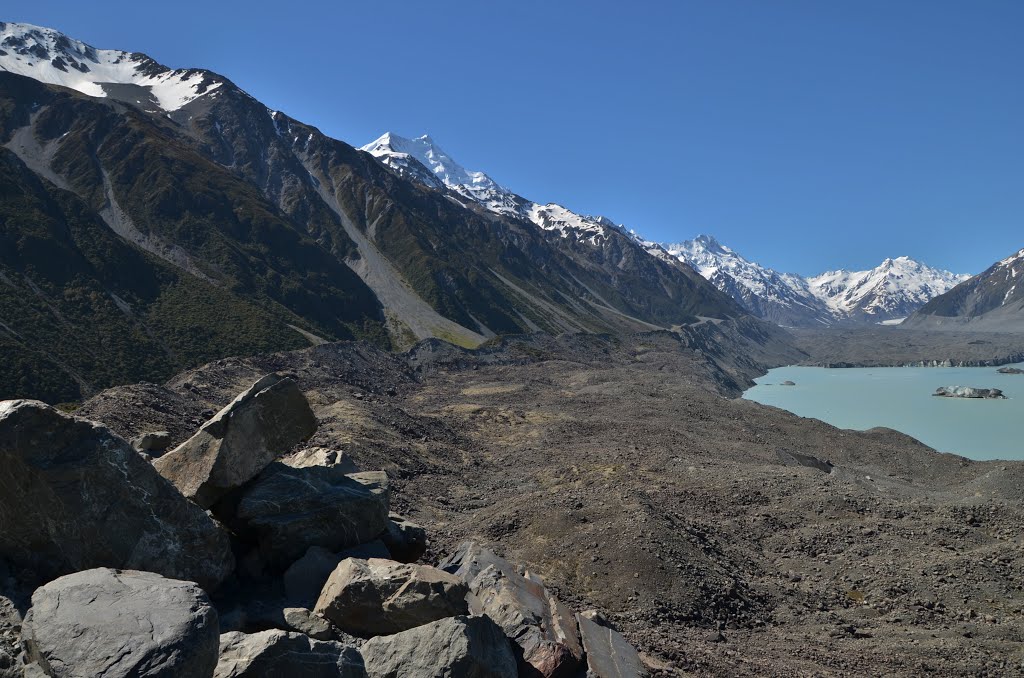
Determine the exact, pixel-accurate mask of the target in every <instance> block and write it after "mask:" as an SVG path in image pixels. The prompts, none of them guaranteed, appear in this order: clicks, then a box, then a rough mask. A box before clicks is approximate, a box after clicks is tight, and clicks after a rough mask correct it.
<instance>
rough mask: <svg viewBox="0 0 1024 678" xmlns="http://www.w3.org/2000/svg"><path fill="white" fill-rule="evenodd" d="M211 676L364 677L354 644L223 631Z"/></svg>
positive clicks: (291, 635)
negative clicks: (352, 645)
mask: <svg viewBox="0 0 1024 678" xmlns="http://www.w3.org/2000/svg"><path fill="white" fill-rule="evenodd" d="M213 676H214V678H278V677H280V678H365V676H366V671H364V670H363V659H362V657H361V656H360V655H359V651H358V650H356V649H355V648H353V647H349V646H347V645H343V644H341V643H335V642H332V641H319V640H313V639H312V638H309V637H307V636H304V635H302V634H301V633H286V632H285V631H276V630H272V631H261V632H260V633H253V634H245V633H237V632H233V633H225V634H224V635H222V636H221V637H220V660H219V661H218V662H217V669H216V671H215V672H214V673H213Z"/></svg>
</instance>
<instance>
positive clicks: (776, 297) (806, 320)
mask: <svg viewBox="0 0 1024 678" xmlns="http://www.w3.org/2000/svg"><path fill="white" fill-rule="evenodd" d="M663 248H664V250H666V251H667V252H669V253H670V254H672V255H673V256H675V257H678V258H679V259H680V260H681V261H684V262H686V263H688V264H690V265H691V266H693V267H694V268H695V269H696V270H697V271H698V272H700V274H701V275H703V276H704V277H705V278H707V279H708V280H709V281H711V282H712V283H713V284H714V285H715V287H717V288H718V289H720V290H722V291H723V292H725V293H727V294H729V296H731V297H732V298H733V299H735V300H736V301H737V302H739V303H740V304H741V305H742V306H743V307H744V308H746V309H747V310H749V311H750V312H751V313H753V314H754V315H756V316H758V317H760V318H764V319H765V320H770V321H772V322H775V323H778V324H780V325H784V326H789V327H821V326H829V325H836V324H855V323H861V324H863V323H875V324H877V323H886V324H889V323H894V322H898V321H900V320H902V319H903V318H906V317H907V316H909V315H910V314H911V313H913V312H914V311H915V310H916V309H918V308H920V307H921V306H922V305H924V304H925V303H926V302H928V300H930V299H932V298H934V297H936V296H938V295H940V294H943V293H945V292H947V291H948V290H950V289H951V288H953V287H954V286H955V285H956V284H957V283H959V282H961V281H963V280H966V279H967V278H968V277H969V276H966V275H958V274H954V273H950V272H949V271H942V270H939V269H936V268H932V267H930V266H926V265H924V264H922V263H920V262H917V261H914V260H913V259H911V258H909V257H897V258H895V259H886V260H885V261H883V262H882V263H881V264H880V265H879V266H877V267H876V268H873V269H871V270H868V271H845V270H839V271H830V272H827V273H822V274H821V275H817V276H813V277H809V278H806V277H803V276H800V275H796V274H793V273H779V272H777V271H774V270H772V269H770V268H767V267H764V266H762V265H760V264H758V263H755V262H752V261H749V260H748V259H745V258H744V257H743V256H742V255H740V254H739V253H737V252H736V251H734V250H732V249H730V248H729V247H726V246H725V245H722V244H721V243H719V242H718V241H717V240H715V239H714V238H713V237H711V236H708V235H700V236H698V237H697V238H695V239H693V240H688V241H685V242H681V243H677V244H669V245H664V246H663Z"/></svg>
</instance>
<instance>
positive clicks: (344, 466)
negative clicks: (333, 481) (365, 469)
mask: <svg viewBox="0 0 1024 678" xmlns="http://www.w3.org/2000/svg"><path fill="white" fill-rule="evenodd" d="M281 463H283V464H286V465H288V466H291V467H293V468H308V467H310V466H330V467H331V468H336V469H338V470H339V471H342V472H344V473H359V467H358V466H356V463H355V461H353V460H352V457H350V456H348V455H347V454H346V453H345V452H342V451H340V450H332V449H330V448H327V447H307V448H305V449H302V450H298V451H296V452H294V453H292V454H289V455H286V456H284V457H282V458H281Z"/></svg>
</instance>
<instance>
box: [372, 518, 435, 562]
mask: <svg viewBox="0 0 1024 678" xmlns="http://www.w3.org/2000/svg"><path fill="white" fill-rule="evenodd" d="M381 541H383V542H384V545H385V546H386V547H387V549H388V552H389V553H390V554H391V558H392V559H394V560H397V561H398V562H400V563H415V562H416V561H417V560H419V559H420V558H421V557H422V556H423V554H424V553H426V551H427V531H426V530H425V529H423V528H422V527H420V526H419V525H417V524H416V523H414V522H412V521H410V520H407V519H405V518H403V517H402V516H400V515H398V514H397V513H392V514H391V515H390V516H389V517H388V528H387V530H386V531H385V532H384V534H382V535H381Z"/></svg>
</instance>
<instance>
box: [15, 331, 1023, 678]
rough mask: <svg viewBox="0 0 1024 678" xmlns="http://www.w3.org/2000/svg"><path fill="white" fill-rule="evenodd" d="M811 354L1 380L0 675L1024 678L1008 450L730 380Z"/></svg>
mask: <svg viewBox="0 0 1024 678" xmlns="http://www.w3.org/2000/svg"><path fill="white" fill-rule="evenodd" d="M1010 344H1012V341H1011V342H1010ZM801 346H803V348H801ZM827 348H828V350H829V351H830V354H829V355H827V356H824V357H820V358H816V357H815V356H814V355H812V354H811V353H810V352H808V351H807V350H806V349H807V344H806V343H801V342H799V341H796V340H794V338H793V337H792V336H791V335H789V334H787V333H786V332H784V331H782V330H779V329H777V328H773V327H771V326H769V325H766V324H764V323H760V322H758V321H753V320H751V319H740V320H737V321H727V322H723V323H720V324H713V323H707V324H703V325H699V326H694V327H690V328H684V329H682V330H680V331H679V332H678V333H670V332H654V333H647V334H636V335H631V336H628V337H619V338H613V337H610V336H603V335H563V336H560V337H552V336H547V335H529V336H521V337H510V338H506V339H501V340H495V341H492V342H490V343H489V344H487V345H485V346H483V347H481V348H479V349H476V350H466V349H460V348H457V347H454V346H452V345H450V344H445V343H443V342H440V341H437V340H430V341H426V342H421V343H420V344H418V345H417V346H415V347H414V348H413V349H412V350H410V351H409V352H407V353H404V354H396V353H387V352H383V351H380V350H378V349H375V348H372V347H370V346H369V345H366V344H362V343H358V342H342V343H333V344H324V345H321V346H317V347H313V348H309V349H304V350H299V351H294V352H284V353H276V354H266V355H262V356H258V357H252V358H238V359H223V360H218V361H216V362H213V363H210V364H208V365H206V366H204V367H201V368H198V369H195V370H192V371H189V372H186V373H183V374H181V375H179V376H177V377H175V378H174V379H172V380H170V381H169V382H167V383H165V384H162V385H158V384H150V383H141V384H136V385H130V386H121V387H115V388H112V389H108V390H106V391H103V392H101V393H99V394H98V395H95V396H94V397H91V398H89V399H88V400H86V401H84V402H82V403H80V404H79V405H78V406H76V407H74V408H72V407H68V406H65V407H62V408H55V407H51V406H48V405H44V404H42V403H40V402H37V401H26V400H21V401H5V402H4V403H3V404H2V405H0V458H2V463H3V468H4V473H3V474H2V475H0V556H2V558H3V560H2V565H0V587H2V594H3V595H2V597H0V676H3V678H14V677H15V676H22V675H25V676H42V675H50V676H82V677H85V676H107V677H110V676H218V677H225V678H226V677H228V676H231V677H241V676H247V677H253V676H317V677H319V676H396V677H397V676H434V675H436V676H473V677H477V676H479V677H485V676H486V677H491V676H494V677H506V676H507V677H510V678H511V677H513V676H549V677H559V676H572V677H575V676H594V677H599V678H613V677H615V678H619V677H625V676H691V675H692V676H780V677H781V676H863V675H879V676H880V675H890V676H921V675H937V676H940V675H941V676H950V675H958V676H959V675H962V676H1008V675H1019V674H1021V673H1024V650H1022V649H1021V648H1022V645H1021V641H1022V634H1024V597H1022V596H1024V594H1022V587H1024V584H1022V582H1024V576H1022V575H1024V572H1022V569H1024V553H1022V550H1021V546H1020V526H1021V524H1022V518H1024V511H1022V504H1021V501H1022V498H1024V497H1022V495H1024V489H1022V487H1024V484H1022V480H1024V464H1021V463H1016V462H999V461H997V462H972V461H970V460H968V459H965V458H962V457H958V456H955V455H950V454H940V453H937V452H935V451H934V450H932V449H930V448H928V447H925V446H924V445H922V444H920V443H918V442H916V441H915V440H913V439H911V438H909V437H907V436H904V435H902V434H899V433H896V432H895V431H892V430H888V429H874V430H869V431H865V432H855V431H846V430H839V429H836V428H833V427H831V426H829V425H827V424H824V423H822V422H819V421H816V420H812V419H802V418H799V417H797V416H794V415H791V414H789V413H786V412H784V411H781V410H777V409H775V408H771V407H766V406H762V405H759V404H756V403H753V402H750V401H745V400H742V399H739V398H738V396H739V395H740V394H741V393H742V391H743V390H744V389H745V388H746V387H747V386H749V385H750V383H751V379H752V378H753V377H755V376H757V375H760V374H762V373H763V372H764V371H765V369H767V368H769V367H772V366H778V365H784V364H794V363H799V362H808V363H813V362H814V361H815V360H821V359H828V360H833V359H835V358H836V356H837V355H839V353H841V351H840V350H839V349H837V348H836V344H830V345H829V346H828V347H827ZM929 348H930V349H935V350H938V348H937V347H936V346H930V347H929ZM1017 348H1019V347H1015V346H1013V345H1000V346H996V347H993V360H998V357H997V354H999V353H1004V354H1006V356H1007V357H1009V356H1011V355H1012V354H1013V353H1014V351H1015V350H1016V349H1017ZM942 350H944V351H945V352H946V355H945V357H952V358H954V359H955V358H956V354H955V352H956V351H957V350H958V349H956V347H955V345H947V346H945V347H944V348H943V349H942ZM971 350H974V351H977V350H978V349H977V345H976V344H974V345H971ZM951 352H952V353H951ZM934 355H936V356H937V355H938V354H934ZM846 357H848V358H849V357H850V356H846ZM924 357H925V356H922V359H924ZM851 359H852V358H851ZM69 410H73V411H69Z"/></svg>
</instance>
